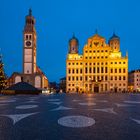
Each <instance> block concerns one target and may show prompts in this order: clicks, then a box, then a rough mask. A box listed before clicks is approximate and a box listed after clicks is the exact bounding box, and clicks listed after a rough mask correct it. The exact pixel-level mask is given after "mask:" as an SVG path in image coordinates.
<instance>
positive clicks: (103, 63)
mask: <svg viewBox="0 0 140 140" xmlns="http://www.w3.org/2000/svg"><path fill="white" fill-rule="evenodd" d="M82 64H83V63H68V65H82ZM96 64H97V65H107V64H108V63H107V62H101V63H99V62H98V63H85V65H96ZM110 64H126V62H110Z"/></svg>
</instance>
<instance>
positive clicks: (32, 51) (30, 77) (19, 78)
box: [8, 9, 48, 89]
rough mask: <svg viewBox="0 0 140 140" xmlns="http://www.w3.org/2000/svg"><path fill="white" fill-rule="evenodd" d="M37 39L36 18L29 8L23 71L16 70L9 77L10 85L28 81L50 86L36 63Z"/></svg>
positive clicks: (24, 35) (24, 38) (40, 86)
mask: <svg viewBox="0 0 140 140" xmlns="http://www.w3.org/2000/svg"><path fill="white" fill-rule="evenodd" d="M36 41H37V35H36V29H35V18H34V17H33V16H32V10H31V9H29V13H28V15H27V16H26V17H25V26H24V30H23V71H22V73H18V72H14V73H13V74H12V76H11V77H10V78H9V79H8V81H9V82H8V86H11V85H13V84H16V83H18V82H27V83H29V84H31V85H33V86H34V87H36V88H39V89H44V88H48V79H47V77H46V76H45V74H44V73H43V72H42V71H41V69H40V68H39V67H38V66H37V63H36V50H37V43H36Z"/></svg>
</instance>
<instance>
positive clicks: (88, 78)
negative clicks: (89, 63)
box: [68, 75, 126, 82]
mask: <svg viewBox="0 0 140 140" xmlns="http://www.w3.org/2000/svg"><path fill="white" fill-rule="evenodd" d="M74 80H76V81H79V80H80V81H82V80H83V77H82V76H80V77H79V76H76V77H75V76H68V81H74ZM107 80H118V81H119V80H120V81H122V80H126V76H110V79H109V78H108V76H107V75H106V76H92V77H91V76H85V81H88V82H95V81H107Z"/></svg>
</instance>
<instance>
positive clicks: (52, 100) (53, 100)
mask: <svg viewBox="0 0 140 140" xmlns="http://www.w3.org/2000/svg"><path fill="white" fill-rule="evenodd" d="M48 101H51V102H55V101H56V102H57V101H60V99H48Z"/></svg>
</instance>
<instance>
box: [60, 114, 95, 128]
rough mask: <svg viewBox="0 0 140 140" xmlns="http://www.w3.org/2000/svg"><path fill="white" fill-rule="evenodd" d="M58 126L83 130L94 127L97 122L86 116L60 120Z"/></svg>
mask: <svg viewBox="0 0 140 140" xmlns="http://www.w3.org/2000/svg"><path fill="white" fill-rule="evenodd" d="M58 124H60V125H62V126H65V127H72V128H81V127H88V126H92V125H93V124H95V120H94V119H93V118H89V117H86V116H65V117H62V118H60V119H59V120H58Z"/></svg>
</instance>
